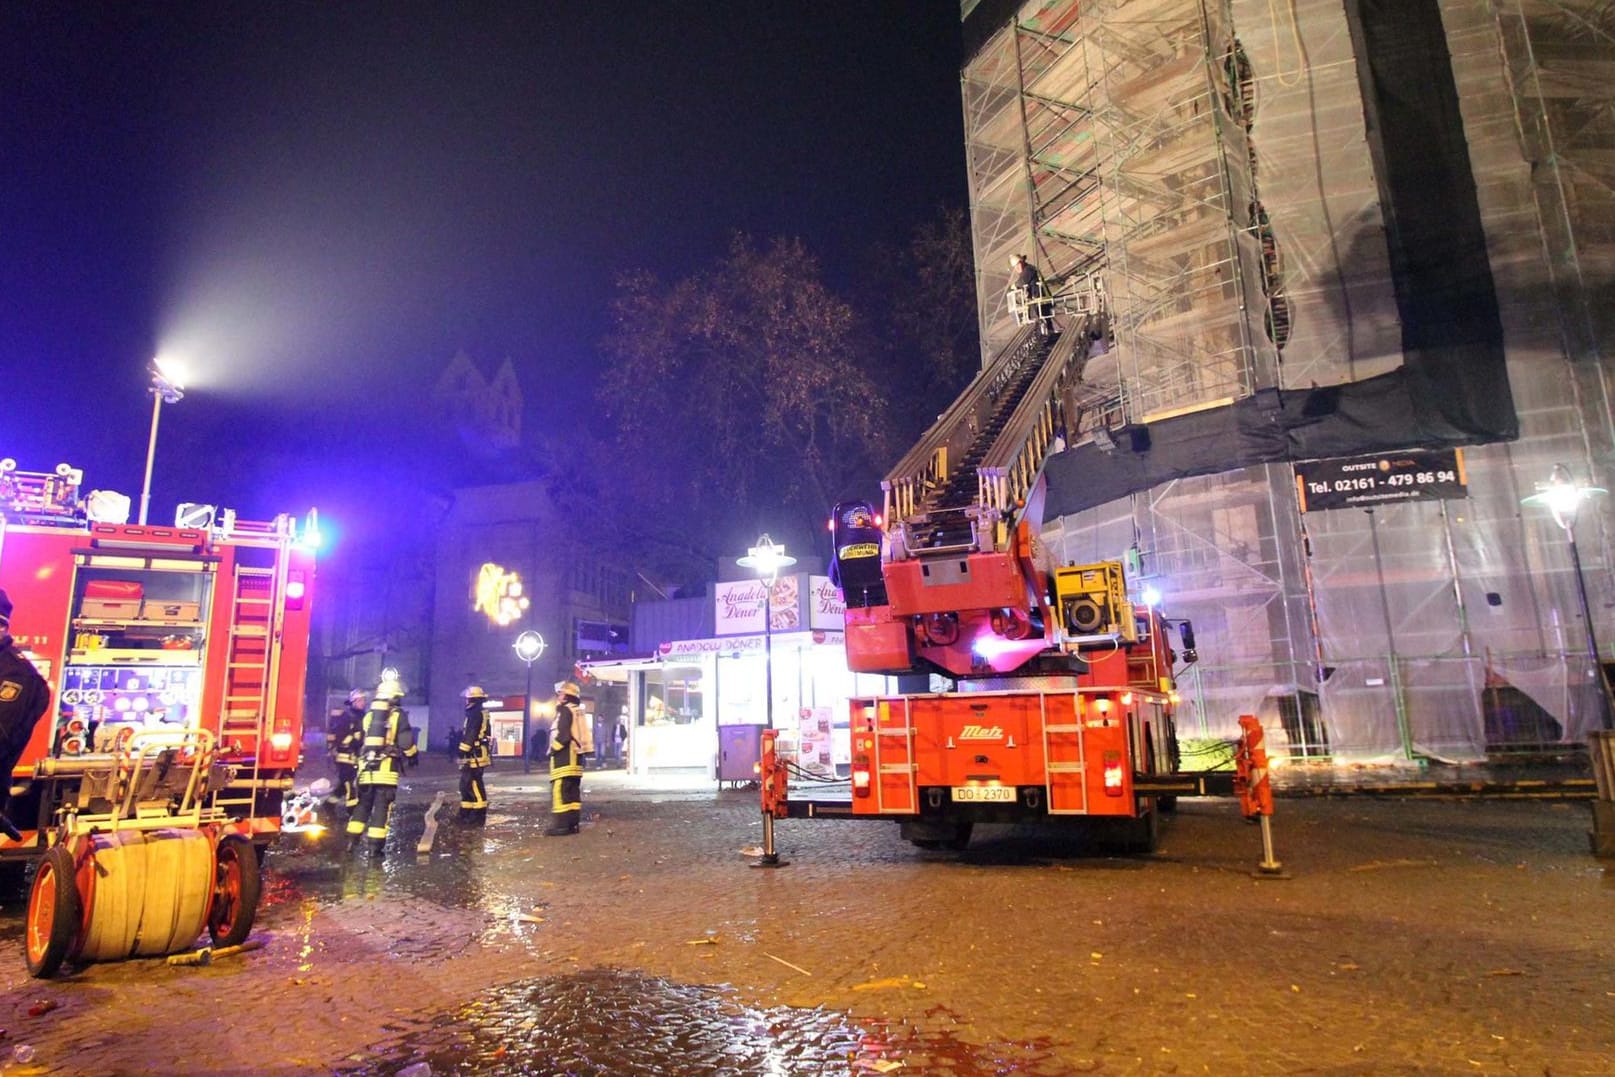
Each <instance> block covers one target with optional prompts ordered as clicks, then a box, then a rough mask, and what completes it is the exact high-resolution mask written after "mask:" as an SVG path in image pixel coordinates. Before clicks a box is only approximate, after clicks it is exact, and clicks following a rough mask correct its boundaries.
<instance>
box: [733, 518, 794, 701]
mask: <svg viewBox="0 0 1615 1077" xmlns="http://www.w3.org/2000/svg"><path fill="white" fill-rule="evenodd" d="M735 563H736V564H738V565H739V566H740V567H741V568H749V569H751V570H752V571H754V572H756V573H757V575H758V577H759V578H760V579H762V580H763V581H764V582H763V692H764V693H765V699H766V703H765V708H764V714H765V717H766V719H767V725H768V728H769V729H773V728H774V581H775V580H777V579H779V570H780V569H782V568H789V567H790V566H791V565H794V564H796V558H794V557H790V556H787V555H786V553H785V547H784V546H783V545H776V544H775V542H774V540H773V539H771V538H769V537H768V533H767V532H764V533H763V536H762V537H761V538H759V539H758V540H757V545H755V546H753V547H751V549H749V550H747V551H746V556H745V557H742V558H739V559H738V560H737V561H736V562H735Z"/></svg>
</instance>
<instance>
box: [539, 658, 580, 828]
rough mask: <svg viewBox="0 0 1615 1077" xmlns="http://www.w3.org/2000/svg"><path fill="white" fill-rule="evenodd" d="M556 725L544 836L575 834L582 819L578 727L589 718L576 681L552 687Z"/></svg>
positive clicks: (552, 742) (553, 736)
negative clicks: (554, 696) (547, 819)
mask: <svg viewBox="0 0 1615 1077" xmlns="http://www.w3.org/2000/svg"><path fill="white" fill-rule="evenodd" d="M555 695H556V702H555V727H554V729H553V730H552V731H551V733H550V828H549V829H548V830H546V831H544V834H545V836H546V837H552V838H555V837H560V836H561V835H563V834H576V833H577V832H578V822H579V820H581V819H582V818H583V763H582V760H581V758H580V756H579V754H578V736H579V732H578V731H579V727H580V726H582V724H583V723H584V722H586V721H588V718H587V717H585V715H584V713H583V708H582V707H581V706H579V702H580V701H581V699H582V689H580V688H579V687H578V686H577V682H575V681H562V682H560V683H559V684H557V685H556V686H555Z"/></svg>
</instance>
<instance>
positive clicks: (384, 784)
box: [348, 681, 420, 856]
mask: <svg viewBox="0 0 1615 1077" xmlns="http://www.w3.org/2000/svg"><path fill="white" fill-rule="evenodd" d="M403 703H404V686H403V685H401V684H399V683H398V682H397V681H383V682H382V683H381V685H380V687H378V688H377V689H376V701H375V702H374V703H372V704H371V705H370V711H369V713H368V714H366V715H365V720H364V730H363V733H364V739H363V740H362V742H361V743H360V747H359V804H358V806H357V807H355V808H354V809H353V814H352V815H350V816H348V849H349V851H350V852H351V851H353V850H356V849H358V848H360V846H361V842H363V843H367V844H368V852H369V853H370V855H371V856H380V855H381V854H382V851H383V850H384V849H385V848H386V846H387V831H388V828H389V826H390V825H391V823H392V814H393V801H395V800H397V799H398V778H399V775H400V774H401V773H402V772H403V769H404V766H405V765H406V764H407V765H409V766H411V767H413V766H414V765H415V764H416V763H418V762H420V749H419V747H418V746H417V745H416V743H415V729H414V727H413V726H411V725H410V724H409V712H408V711H406V710H404V707H403Z"/></svg>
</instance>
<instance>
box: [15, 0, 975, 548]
mask: <svg viewBox="0 0 1615 1077" xmlns="http://www.w3.org/2000/svg"><path fill="white" fill-rule="evenodd" d="M958 10H959V9H958V5H957V4H956V3H952V2H951V0H879V2H875V3H870V2H867V0H860V2H852V0H839V2H832V0H814V2H813V3H811V4H786V3H770V2H762V3H758V2H756V0H753V2H750V3H739V2H696V0H683V2H678V0H674V2H668V0H660V2H649V0H645V2H624V3H596V2H585V0H533V2H530V3H524V4H498V3H488V2H478V3H473V4H453V5H451V4H446V3H444V4H408V3H388V4H372V3H341V4H338V3H319V4H314V3H284V2H278V3H268V2H264V3H255V4H240V3H219V2H207V3H71V4H46V3H22V2H8V3H6V4H4V5H3V6H0V101H3V105H0V170H3V174H4V178H3V190H0V377H3V379H4V381H3V384H4V401H5V404H6V406H5V408H4V412H3V414H0V456H12V457H15V458H16V459H17V460H18V462H19V464H20V465H21V466H22V467H23V468H25V469H29V470H45V469H49V468H50V467H52V466H54V465H55V464H56V463H57V462H58V461H68V462H71V463H73V464H75V465H77V466H79V467H82V468H83V469H84V470H85V472H86V486H87V487H104V488H111V489H116V490H120V491H122V492H124V493H127V494H129V495H130V496H131V498H135V499H138V494H139V486H140V478H141V471H142V466H143V463H144V452H145V445H146V434H147V429H148V424H149V418H150V410H151V408H150V402H151V397H150V396H149V394H147V393H146V392H145V391H144V390H145V387H146V385H147V380H148V374H147V370H148V363H149V360H150V359H151V357H152V356H153V355H155V354H157V353H159V352H172V353H174V354H176V355H178V356H179V357H180V358H181V359H182V360H183V361H184V362H185V363H186V366H187V369H188V371H189V372H190V373H189V381H190V386H189V391H188V393H187V395H186V398H185V400H183V401H182V402H180V403H179V404H177V405H174V406H172V407H165V408H164V409H163V416H162V433H161V438H160V440H159V445H158V459H157V467H156V478H155V480H154V483H153V499H152V500H153V519H162V518H166V517H167V516H168V514H169V512H170V511H171V506H172V505H173V504H174V503H175V502H177V501H181V500H221V501H223V502H225V503H228V504H231V505H234V506H237V507H238V508H240V509H241V510H242V511H243V513H245V514H250V515H257V514H269V513H272V512H274V511H279V510H282V509H286V510H291V511H302V510H303V509H304V508H306V507H307V504H308V503H322V504H324V503H326V502H331V501H335V502H337V503H339V504H340V503H342V502H343V501H344V500H345V499H348V498H351V497H352V496H353V494H354V492H355V491H358V490H362V489H363V488H364V486H365V484H366V483H367V482H368V481H370V478H371V477H372V475H373V474H379V473H381V472H383V471H385V469H386V467H387V466H388V464H387V461H389V460H397V459H398V458H399V455H398V451H397V450H398V446H399V445H400V444H402V443H407V442H409V441H410V440H411V439H412V438H413V436H414V431H416V430H417V429H418V428H419V424H421V423H422V422H423V421H424V416H423V414H422V413H423V411H424V410H425V409H426V408H427V407H428V406H429V402H430V391H431V387H432V385H433V383H434V381H435V379H436V377H437V375H438V373H439V372H440V371H441V370H442V368H443V367H444V366H445V365H446V364H447V362H448V360H449V358H450V357H451V356H452V355H453V354H454V353H455V352H456V351H458V350H461V349H464V350H466V351H467V352H469V353H470V354H471V355H472V356H473V357H474V358H476V359H477V360H478V362H479V364H480V365H481V366H482V368H483V369H484V371H485V372H487V373H491V372H492V370H493V368H494V367H495V365H496V364H497V363H498V362H499V361H501V360H502V359H504V358H506V357H509V358H510V359H511V360H512V361H513V363H514V364H515V365H516V368H517V370H518V372H519V374H520V376H521V379H522V383H523V388H524V390H525V392H526V396H527V413H526V423H527V428H528V430H529V431H530V432H532V431H546V432H551V433H559V434H562V435H563V436H564V435H565V433H566V431H567V430H568V429H569V425H570V424H573V423H576V422H587V421H588V414H589V394H590V393H591V391H592V384H593V377H594V373H595V370H596V369H597V364H598V361H597V359H596V357H595V343H596V341H598V339H599V338H600V336H601V333H602V331H603V330H604V328H605V313H606V303H607V301H608V299H609V297H610V295H611V290H612V282H613V280H614V278H615V276H616V274H617V273H619V272H620V271H623V270H626V269H630V268H636V267H644V268H649V269H652V270H655V271H657V272H659V273H661V274H663V275H664V276H676V275H680V274H682V273H685V272H688V271H691V270H695V269H698V268H701V267H703V266H705V265H708V264H710V263H711V262H712V260H713V259H714V258H715V257H717V256H718V255H719V254H720V253H721V252H722V251H723V250H724V248H725V247H726V245H727V242H728V239H729V236H730V234H731V233H732V232H733V231H735V230H744V231H748V232H751V233H753V234H754V235H756V236H758V237H763V236H769V235H794V236H800V237H801V238H802V239H804V240H805V241H806V242H807V244H808V246H809V247H810V249H812V250H813V251H814V252H816V253H817V254H818V255H819V256H820V257H821V259H822V260H823V262H824V265H825V269H826V274H827V277H828V278H829V280H830V282H831V283H832V285H833V286H837V287H843V288H852V287H855V286H856V282H857V266H858V264H859V261H860V259H863V258H867V252H868V251H869V249H870V248H871V246H872V245H873V244H874V243H876V242H878V241H885V242H891V243H896V242H901V241H902V240H903V238H904V237H905V236H906V235H907V234H908V232H909V230H910V229H911V228H912V227H913V226H914V225H915V224H916V223H917V222H919V221H921V220H924V219H930V218H932V217H934V215H935V212H936V210H937V208H938V207H939V206H940V205H943V204H948V205H954V206H963V205H964V202H965V198H966V192H965V171H964V150H963V144H962V142H963V136H962V129H961V121H960V104H959V83H958V73H959V66H960V57H959V17H958ZM265 445H278V446H281V448H282V450H285V448H286V447H287V446H295V447H297V448H298V449H299V450H301V456H302V457H303V458H304V459H303V461H299V462H296V463H295V464H294V465H289V466H288V468H287V469H286V471H285V473H282V474H279V475H277V477H276V480H275V481H274V482H273V483H264V482H261V481H259V482H255V484H254V485H255V487H256V488H254V489H241V488H239V486H236V485H232V483H233V482H238V481H239V479H240V477H241V476H243V475H250V474H252V469H251V468H248V467H244V466H242V461H243V460H245V459H250V458H252V457H253V456H255V455H256V454H258V453H259V452H261V451H262V448H263V447H264V446H265ZM195 487H200V489H197V488H195ZM272 499H276V500H274V503H271V500H272ZM288 499H289V500H291V501H292V503H289V504H288V503H284V501H286V500H288Z"/></svg>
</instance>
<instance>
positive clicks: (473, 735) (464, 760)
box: [459, 699, 493, 770]
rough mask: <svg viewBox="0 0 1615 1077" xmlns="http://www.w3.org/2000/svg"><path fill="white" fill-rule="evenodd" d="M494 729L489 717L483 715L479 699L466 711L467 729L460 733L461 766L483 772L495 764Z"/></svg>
mask: <svg viewBox="0 0 1615 1077" xmlns="http://www.w3.org/2000/svg"><path fill="white" fill-rule="evenodd" d="M492 744H493V729H492V727H491V726H490V725H489V722H488V716H487V715H486V714H484V713H482V701H481V700H480V699H479V700H477V701H476V702H474V703H472V704H471V705H470V706H468V707H466V709H465V729H463V730H462V731H461V732H460V746H459V754H460V765H461V766H462V767H466V768H468V769H470V770H482V769H483V768H485V767H487V766H488V765H489V764H491V763H492V762H493V751H492Z"/></svg>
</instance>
